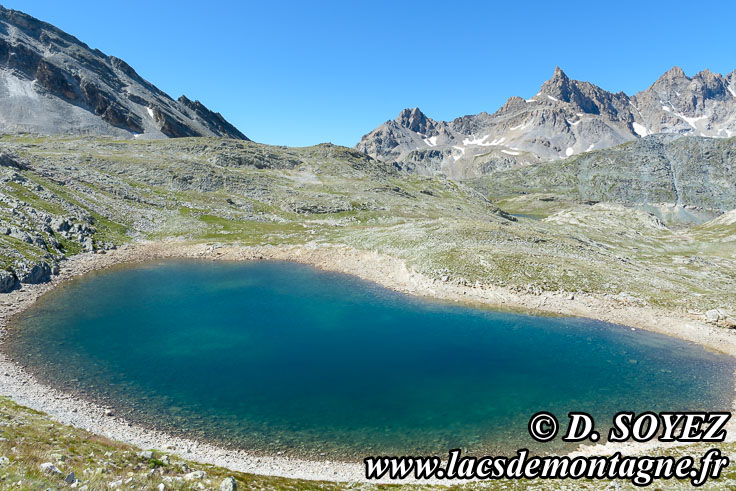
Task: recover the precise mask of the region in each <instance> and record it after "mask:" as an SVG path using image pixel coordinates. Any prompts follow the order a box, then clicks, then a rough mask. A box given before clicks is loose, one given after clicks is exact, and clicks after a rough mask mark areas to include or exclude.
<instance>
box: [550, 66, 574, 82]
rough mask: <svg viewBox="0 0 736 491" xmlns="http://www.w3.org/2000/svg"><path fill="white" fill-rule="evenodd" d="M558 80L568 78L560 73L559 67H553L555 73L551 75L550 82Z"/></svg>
mask: <svg viewBox="0 0 736 491" xmlns="http://www.w3.org/2000/svg"><path fill="white" fill-rule="evenodd" d="M555 79H560V80H570V77H568V76H567V74H566V73H565V72H563V71H562V68H560V67H559V66H556V67H555V73H554V74H553V75H552V80H555Z"/></svg>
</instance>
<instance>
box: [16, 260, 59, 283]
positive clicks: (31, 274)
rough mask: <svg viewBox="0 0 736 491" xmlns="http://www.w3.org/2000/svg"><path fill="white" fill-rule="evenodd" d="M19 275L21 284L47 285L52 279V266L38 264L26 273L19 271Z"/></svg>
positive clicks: (42, 263) (44, 263)
mask: <svg viewBox="0 0 736 491" xmlns="http://www.w3.org/2000/svg"><path fill="white" fill-rule="evenodd" d="M17 275H18V279H19V280H20V282H21V283H29V284H37V283H45V282H47V281H49V280H50V279H51V266H49V265H48V263H46V262H40V263H36V264H33V265H32V266H30V267H29V268H28V269H26V270H25V271H18V272H17Z"/></svg>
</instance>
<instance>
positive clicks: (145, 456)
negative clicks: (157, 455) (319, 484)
mask: <svg viewBox="0 0 736 491" xmlns="http://www.w3.org/2000/svg"><path fill="white" fill-rule="evenodd" d="M138 457H140V458H142V459H146V460H150V459H152V458H153V452H152V451H150V450H144V451H142V452H139V453H138Z"/></svg>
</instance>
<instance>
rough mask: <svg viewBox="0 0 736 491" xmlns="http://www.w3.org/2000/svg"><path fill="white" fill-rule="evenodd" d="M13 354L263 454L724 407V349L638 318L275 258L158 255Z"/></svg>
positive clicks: (446, 440) (20, 339)
mask: <svg viewBox="0 0 736 491" xmlns="http://www.w3.org/2000/svg"><path fill="white" fill-rule="evenodd" d="M5 349H6V350H8V351H9V352H10V354H11V355H12V356H13V358H15V359H16V360H17V361H19V362H21V363H22V364H24V365H26V366H28V367H29V369H30V370H31V371H32V372H34V373H35V374H36V375H37V376H38V377H40V378H41V379H42V380H44V381H46V382H48V383H49V384H51V385H54V386H56V387H61V388H63V389H66V390H69V391H74V392H78V393H81V394H84V395H86V396H88V397H90V398H93V399H96V400H99V401H101V402H103V403H105V404H111V405H112V406H114V407H116V408H117V409H118V414H120V415H124V416H126V417H127V418H129V419H131V420H133V421H135V422H139V423H143V424H147V425H152V426H155V427H159V428H162V429H165V430H168V431H171V432H174V433H183V434H185V435H187V436H192V437H197V438H202V439H207V440H214V441H216V442H219V443H222V444H226V445H232V446H235V447H240V448H247V449H250V450H254V451H256V452H262V453H275V452H284V453H286V454H293V455H299V456H306V457H317V458H320V457H329V458H337V459H344V460H350V459H358V458H361V457H364V456H366V455H369V454H381V455H386V454H400V455H405V454H420V453H421V454H424V453H435V452H437V453H444V452H446V451H447V450H448V449H451V448H457V447H459V448H463V449H465V450H466V451H469V452H473V453H476V454H481V453H512V452H513V451H514V450H516V449H517V448H521V447H529V448H532V449H533V450H536V451H540V452H545V451H555V450H561V449H562V448H561V447H559V446H558V445H559V444H558V443H555V442H552V443H547V444H536V442H534V441H533V440H531V438H530V437H529V436H528V434H527V423H528V420H529V418H530V416H531V415H532V414H533V413H535V412H537V411H541V410H548V411H552V412H554V413H555V414H557V415H558V417H559V418H560V419H561V421H563V420H564V419H565V417H566V414H567V412H568V411H587V412H590V413H592V414H594V415H595V416H597V418H598V421H599V422H600V423H601V426H602V427H605V425H604V424H603V423H604V422H605V421H606V420H607V421H610V417H611V415H612V414H613V413H615V412H617V411H621V410H632V411H644V410H651V411H663V410H697V409H707V410H717V409H720V410H723V409H727V408H728V407H729V405H730V395H731V394H732V393H733V369H734V363H733V359H732V358H730V357H726V356H721V355H717V354H714V353H710V352H707V351H705V350H704V349H702V348H701V347H699V346H696V345H692V344H689V343H687V342H684V341H680V340H678V339H674V338H670V337H666V336H662V335H658V334H654V333H649V332H646V331H642V330H636V331H632V330H631V329H630V328H625V327H621V326H615V325H611V324H605V323H601V322H596V321H591V320H584V319H572V318H550V317H534V316H527V315H520V314H511V313H500V312H495V311H488V310H480V309H473V308H466V307H460V306H456V305H448V304H444V303H439V302H432V301H427V300H423V299H418V298H414V297H409V296H406V295H402V294H398V293H395V292H392V291H390V290H386V289H384V288H381V287H379V286H377V285H375V284H372V283H368V282H365V281H362V280H359V279H357V278H355V277H352V276H347V275H342V274H337V273H328V272H322V271H319V270H317V269H314V268H312V267H309V266H304V265H299V264H293V263H284V262H250V263H249V262H242V263H226V262H205V261H202V262H199V261H165V262H155V263H148V264H143V265H136V266H132V267H124V268H114V269H112V270H108V271H104V272H100V273H95V274H92V275H88V276H86V277H84V278H80V279H77V280H75V281H72V282H70V283H68V284H66V285H64V286H62V287H60V288H59V289H57V290H55V291H53V292H51V293H50V294H48V295H46V296H45V297H44V298H43V299H42V300H41V301H39V302H38V303H37V305H36V306H34V307H33V308H32V309H31V310H29V311H27V312H26V313H25V314H24V315H23V316H22V317H21V318H20V319H18V321H17V322H16V323H15V325H14V326H13V334H12V335H11V336H10V339H9V340H8V341H7V343H6V347H5Z"/></svg>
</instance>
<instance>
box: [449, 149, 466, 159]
mask: <svg viewBox="0 0 736 491" xmlns="http://www.w3.org/2000/svg"><path fill="white" fill-rule="evenodd" d="M452 148H454V149H456V150H460V155H453V156H452V158H454V159H455V162H457V161H458V160H460V159H461V158H462V156H463V155H465V149H464V148H463V147H456V146H453V147H452Z"/></svg>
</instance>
